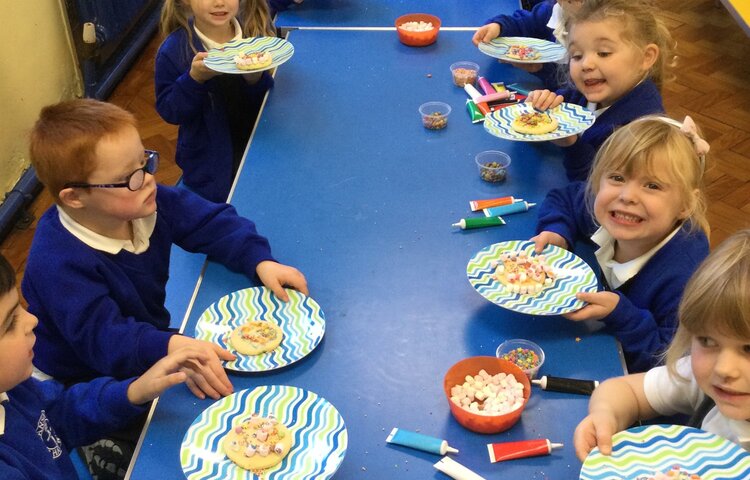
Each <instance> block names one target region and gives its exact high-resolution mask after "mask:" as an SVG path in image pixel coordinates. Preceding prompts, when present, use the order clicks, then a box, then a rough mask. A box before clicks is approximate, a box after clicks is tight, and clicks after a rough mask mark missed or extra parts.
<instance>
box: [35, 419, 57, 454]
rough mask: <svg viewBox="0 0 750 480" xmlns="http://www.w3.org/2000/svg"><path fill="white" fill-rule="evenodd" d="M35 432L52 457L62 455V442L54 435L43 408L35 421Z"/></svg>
mask: <svg viewBox="0 0 750 480" xmlns="http://www.w3.org/2000/svg"><path fill="white" fill-rule="evenodd" d="M36 434H37V435H39V438H41V439H42V441H43V442H44V444H45V445H46V446H47V450H49V453H51V454H52V458H57V457H59V456H60V455H62V442H61V441H60V437H58V436H57V435H55V431H54V430H53V429H52V426H51V425H50V424H49V419H48V418H47V414H46V413H45V412H44V410H42V413H41V415H39V421H38V422H37V423H36Z"/></svg>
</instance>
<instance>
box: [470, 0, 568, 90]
mask: <svg viewBox="0 0 750 480" xmlns="http://www.w3.org/2000/svg"><path fill="white" fill-rule="evenodd" d="M555 3H557V2H556V1H555V0H544V1H543V2H540V3H537V4H536V5H534V7H533V8H532V9H531V11H528V10H516V11H515V12H513V14H512V15H498V16H496V17H493V18H490V19H489V20H487V21H485V22H484V24H485V25H487V24H488V23H497V24H499V25H500V28H501V30H500V37H530V38H539V39H541V40H548V41H550V42H553V43H557V38H555V35H554V32H553V30H552V29H551V28H549V27H548V26H547V23H549V19H550V18H551V17H552V8H553V7H554V6H555ZM559 68H566V67H565V65H559ZM532 75H535V76H536V77H538V78H539V79H540V80H541V81H542V83H543V84H544V88H547V89H549V90H557V89H558V88H560V87H562V85H563V84H564V83H565V82H561V81H560V79H559V78H558V76H559V74H558V64H557V63H545V64H544V66H543V67H542V69H541V70H539V71H538V72H534V73H533V74H532Z"/></svg>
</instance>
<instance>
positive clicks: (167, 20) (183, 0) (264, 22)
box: [159, 0, 276, 53]
mask: <svg viewBox="0 0 750 480" xmlns="http://www.w3.org/2000/svg"><path fill="white" fill-rule="evenodd" d="M189 3H190V1H189V0H165V2H164V6H163V7H162V9H161V19H160V27H159V29H160V31H161V34H162V35H163V36H165V37H166V36H167V35H169V34H170V33H172V32H174V31H175V30H177V29H178V28H184V29H185V31H186V32H187V35H188V43H189V44H190V49H191V50H192V51H193V53H197V51H196V49H195V47H194V46H193V29H192V28H190V23H189V19H190V17H191V16H192V12H191V11H190V5H189ZM237 16H238V17H239V18H240V19H244V21H242V22H240V25H241V26H242V36H243V37H269V36H270V37H272V36H275V35H276V28H275V27H274V24H273V20H272V19H271V12H270V10H269V9H268V3H267V0H240V7H239V11H238V12H237Z"/></svg>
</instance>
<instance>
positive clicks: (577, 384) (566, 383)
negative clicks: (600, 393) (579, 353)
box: [531, 375, 599, 395]
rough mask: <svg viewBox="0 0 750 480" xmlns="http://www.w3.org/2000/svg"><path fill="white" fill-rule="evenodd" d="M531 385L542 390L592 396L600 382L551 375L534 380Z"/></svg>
mask: <svg viewBox="0 0 750 480" xmlns="http://www.w3.org/2000/svg"><path fill="white" fill-rule="evenodd" d="M531 383H533V384H534V385H539V386H540V387H542V390H551V391H553V392H563V393H577V394H579V395H591V394H592V393H593V391H594V389H595V388H596V387H598V386H599V382H597V381H596V380H578V379H576V378H562V377H550V376H549V375H545V376H543V377H542V378H539V379H534V380H532V381H531Z"/></svg>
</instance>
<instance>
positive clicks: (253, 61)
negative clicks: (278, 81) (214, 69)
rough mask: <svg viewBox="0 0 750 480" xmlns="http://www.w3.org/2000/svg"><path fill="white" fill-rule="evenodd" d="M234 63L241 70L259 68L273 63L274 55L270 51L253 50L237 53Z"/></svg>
mask: <svg viewBox="0 0 750 480" xmlns="http://www.w3.org/2000/svg"><path fill="white" fill-rule="evenodd" d="M234 63H235V65H237V68H239V69H240V70H258V69H260V68H266V67H267V66H269V65H271V63H273V55H271V54H270V53H268V52H252V53H245V54H243V55H235V57H234Z"/></svg>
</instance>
